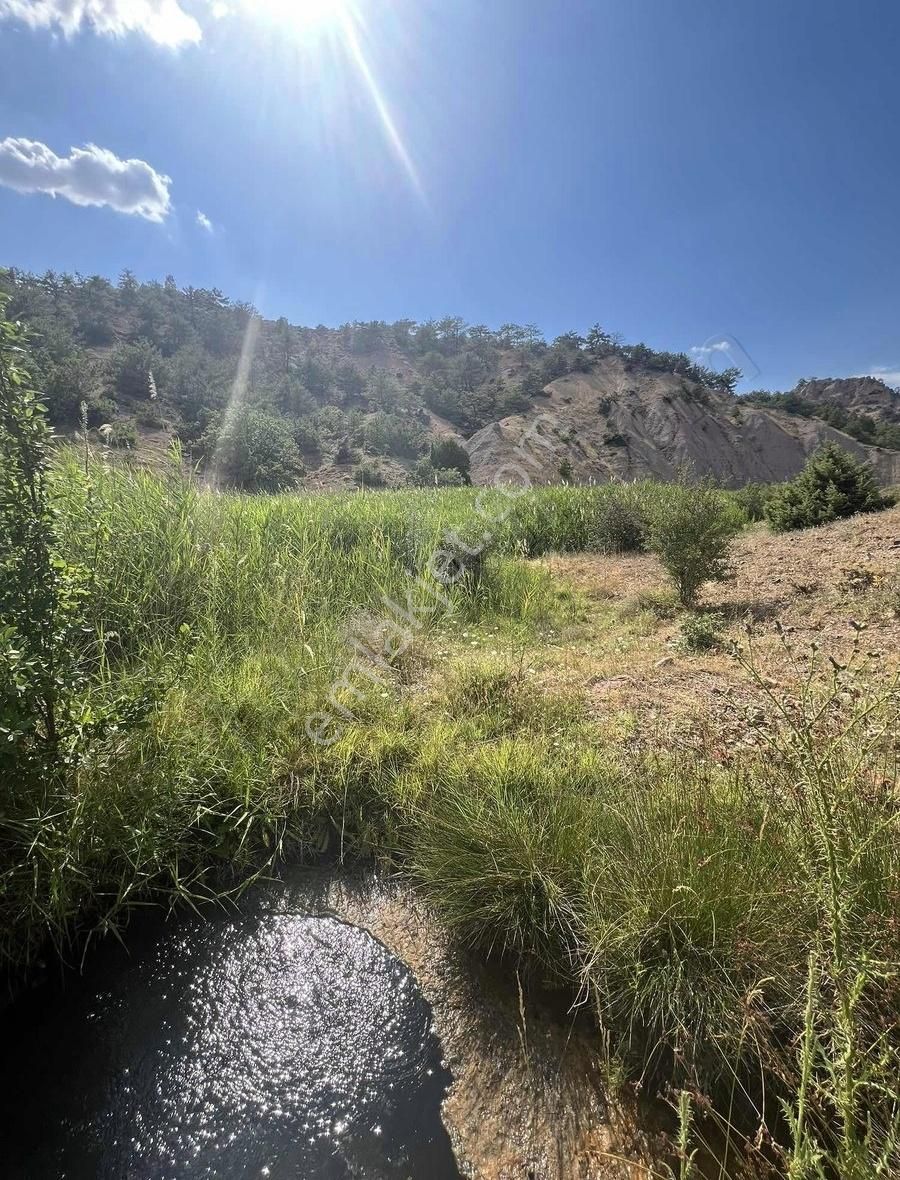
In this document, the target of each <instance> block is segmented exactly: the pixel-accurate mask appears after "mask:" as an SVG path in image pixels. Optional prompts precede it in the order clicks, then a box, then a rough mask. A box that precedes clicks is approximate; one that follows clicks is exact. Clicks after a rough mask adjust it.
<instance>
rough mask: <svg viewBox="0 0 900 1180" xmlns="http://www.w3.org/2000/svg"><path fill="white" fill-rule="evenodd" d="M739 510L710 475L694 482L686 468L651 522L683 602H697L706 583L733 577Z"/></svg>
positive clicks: (653, 540)
mask: <svg viewBox="0 0 900 1180" xmlns="http://www.w3.org/2000/svg"><path fill="white" fill-rule="evenodd" d="M739 527H740V525H739V519H738V514H737V513H736V512H735V511H734V510H733V509H732V508H731V507H730V506H729V504H728V503H727V501H726V500H725V498H724V496H723V495H722V493H721V492H720V491H719V489H718V488H716V487H715V485H714V484H712V483H711V482H710V481H709V480H702V481H701V482H699V483H690V482H689V481H688V479H687V477H686V475H685V474H684V473H682V475H681V476H679V479H678V482H677V483H675V484H673V485H672V487H671V489H670V494H669V495H667V496H666V498H665V501H664V502H663V503H661V504H659V505H657V506H656V508H655V510H654V512H653V515H652V519H651V521H650V548H651V549H652V550H653V551H654V552H655V553H657V554H658V555H659V558H660V560H661V561H662V563H663V565H664V566H665V568H666V570H667V572H668V573H669V575H670V577H671V578H672V581H673V582H674V583H675V589H676V590H677V591H678V598H679V600H680V601H681V603H682V604H683V605H684V606H693V605H694V603H695V602H696V600H697V593H698V591H699V590H700V587H701V586H702V585H703V583H704V582H722V581H724V580H725V578H726V577H727V576H728V572H729V558H730V555H731V541H732V539H733V538H734V536H735V534H736V533H737V531H738V529H739Z"/></svg>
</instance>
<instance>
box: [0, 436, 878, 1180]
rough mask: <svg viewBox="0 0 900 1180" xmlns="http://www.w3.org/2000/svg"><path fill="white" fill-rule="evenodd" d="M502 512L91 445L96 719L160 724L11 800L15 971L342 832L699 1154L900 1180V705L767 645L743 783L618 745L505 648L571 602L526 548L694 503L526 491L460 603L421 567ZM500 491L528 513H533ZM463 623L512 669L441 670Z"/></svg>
mask: <svg viewBox="0 0 900 1180" xmlns="http://www.w3.org/2000/svg"><path fill="white" fill-rule="evenodd" d="M481 495H483V493H479V492H477V491H475V490H473V489H458V490H448V491H444V492H440V493H436V492H431V491H426V492H408V493H402V494H396V493H385V494H378V493H366V494H356V495H353V496H339V495H334V496H331V495H325V496H276V497H270V498H265V499H262V498H253V497H242V496H237V495H216V494H207V493H205V492H203V491H202V490H201V489H200V488H199V487H197V486H196V485H195V484H194V483H193V481H192V480H190V479H189V478H186V477H185V476H184V475H183V473H182V471H181V468H180V466H173V469H172V471H171V473H170V474H169V475H168V476H164V477H159V476H156V475H150V474H148V473H145V472H141V471H138V470H134V471H130V470H127V469H114V470H107V469H106V468H105V467H104V466H103V465H102V464H100V463H89V464H88V470H87V475H85V473H84V467H83V464H82V463H81V461H80V460H79V457H78V456H74V455H71V454H69V455H63V456H62V457H61V459H60V461H59V463H58V465H57V467H56V469H55V472H54V497H55V505H56V512H57V535H58V537H59V539H60V547H61V552H62V556H64V557H65V559H66V561H67V562H68V563H69V565H70V566H71V567H73V568H75V567H80V568H82V569H83V570H84V571H85V578H84V583H83V584H84V587H85V592H84V598H83V601H82V602H81V603H80V609H81V611H82V613H83V618H84V628H83V634H82V638H81V643H82V646H83V650H82V652H81V653H80V654H81V658H82V659H83V661H84V663H85V665H86V666H87V667H88V668H89V669H90V673H91V678H90V683H89V688H88V690H87V691H86V694H85V699H84V702H83V708H84V710H86V713H85V716H87V715H88V714H90V713H93V714H96V715H99V714H102V712H103V710H104V709H105V708H106V707H107V706H108V703H109V702H110V701H111V700H116V701H119V702H122V701H125V702H128V701H132V702H134V703H135V709H134V720H133V723H128V724H122V725H121V727H120V728H116V726H112V727H111V728H110V729H109V730H108V731H105V732H104V734H103V740H102V741H98V742H97V743H95V745H94V746H92V747H91V750H90V753H89V756H87V757H86V758H84V759H83V760H82V761H81V762H80V763H79V765H78V767H77V769H76V770H75V771H74V772H73V774H72V775H71V776H70V778H69V780H68V781H67V782H66V783H65V784H57V785H55V786H54V787H53V789H52V790H48V792H47V793H46V795H45V797H43V798H42V799H40V800H38V801H35V799H34V798H33V797H28V798H19V797H18V796H17V794H16V788H15V784H10V789H9V790H8V792H7V796H6V804H5V812H4V829H3V836H2V844H0V858H2V863H0V869H2V878H0V881H2V894H0V917H2V931H3V936H2V941H0V954H2V955H3V958H4V961H5V963H6V964H7V965H8V966H14V967H21V966H22V965H24V964H27V962H28V961H29V959H30V958H31V957H33V956H34V955H35V954H36V953H37V952H38V950H40V949H41V948H42V947H43V946H44V945H45V942H46V940H47V939H48V938H51V939H54V940H55V941H56V943H57V945H58V947H59V950H60V951H61V953H63V954H70V953H71V951H72V947H73V946H74V945H75V943H74V942H73V940H72V935H73V933H76V932H78V931H79V923H80V930H81V932H84V931H92V930H101V929H104V928H106V927H108V926H109V925H113V924H116V923H120V922H122V921H124V920H125V919H126V918H127V915H128V913H129V912H130V910H131V909H132V908H133V907H134V906H135V905H139V904H142V903H144V902H146V901H147V900H149V899H158V898H160V897H170V898H175V899H178V898H181V899H185V900H188V901H191V902H196V901H197V900H198V899H200V898H204V897H212V896H217V895H221V893H222V891H223V889H226V888H228V887H229V886H230V885H233V887H234V888H239V887H240V886H241V884H242V883H243V882H245V881H246V880H248V879H249V877H250V876H251V875H252V873H253V872H254V871H257V870H259V869H260V867H261V866H265V865H267V864H271V863H272V862H273V861H274V860H275V859H277V857H278V856H279V855H281V854H283V853H284V852H287V851H288V850H289V851H290V854H291V855H293V856H297V857H303V856H315V855H318V854H319V853H320V851H321V850H322V849H323V848H324V847H325V846H327V845H329V844H330V845H331V847H332V848H335V849H337V850H338V851H339V853H340V854H341V855H342V856H343V857H344V858H345V859H346V860H352V859H355V858H361V857H369V856H376V857H377V858H379V859H380V860H381V861H383V862H385V863H387V864H389V865H391V866H393V867H395V868H397V869H398V870H401V871H403V872H404V873H406V874H407V875H408V876H409V877H410V878H411V879H412V880H414V881H415V882H417V884H418V886H419V888H420V889H421V890H422V891H423V892H424V893H425V894H426V895H427V896H428V897H429V898H430V899H431V902H432V904H433V905H434V907H435V910H436V912H437V913H438V914H439V916H440V917H441V919H442V920H443V922H444V923H445V924H446V925H447V926H448V927H449V928H450V929H451V930H453V931H454V932H455V933H456V934H457V935H458V937H460V938H461V939H463V940H465V941H466V942H468V943H469V944H471V945H473V946H477V947H480V948H482V949H483V950H484V951H485V952H486V953H492V954H494V955H496V956H498V957H499V958H500V960H501V961H503V962H506V961H509V962H510V963H511V964H513V965H515V967H516V969H517V970H519V971H520V972H521V973H522V974H523V976H524V977H527V976H531V977H532V978H534V979H537V980H540V981H542V982H544V983H547V982H549V983H550V984H552V985H553V986H555V987H558V988H562V989H563V990H564V991H565V992H566V993H567V994H568V995H569V997H570V998H571V1000H572V1002H573V1003H581V1004H582V1005H583V1006H585V1007H586V1008H587V1009H588V1010H589V1011H590V1012H591V1013H592V1014H593V1015H594V1016H595V1018H596V1021H597V1024H598V1028H599V1032H598V1043H601V1044H603V1045H604V1046H605V1047H606V1050H607V1052H608V1053H609V1054H610V1055H612V1056H614V1057H615V1060H616V1062H617V1063H618V1064H619V1065H620V1067H621V1069H622V1070H623V1071H624V1076H626V1077H628V1078H629V1079H630V1080H631V1081H632V1082H633V1083H634V1084H636V1085H637V1086H639V1087H643V1088H644V1089H645V1091H646V1092H648V1093H650V1094H656V1093H658V1092H663V1093H668V1094H671V1095H672V1096H673V1097H672V1101H673V1103H674V1104H675V1105H677V1106H678V1109H679V1110H680V1111H681V1122H682V1132H683V1133H682V1140H683V1141H682V1142H679V1144H678V1148H677V1150H678V1153H679V1156H680V1159H681V1161H682V1164H683V1165H684V1168H686V1167H688V1162H689V1161H691V1160H693V1159H694V1154H693V1153H694V1148H693V1147H692V1146H691V1144H690V1143H689V1142H688V1137H689V1134H690V1133H694V1134H697V1133H700V1132H701V1131H702V1129H703V1127H708V1125H709V1124H713V1125H720V1126H721V1127H722V1128H724V1133H725V1134H726V1137H733V1138H738V1139H740V1141H741V1142H742V1144H743V1145H744V1146H745V1147H746V1149H747V1151H748V1152H749V1153H750V1158H753V1156H754V1153H755V1156H756V1158H758V1159H762V1158H763V1157H765V1159H766V1161H767V1162H768V1163H769V1164H770V1165H772V1166H774V1167H775V1168H776V1169H777V1170H779V1171H781V1172H783V1173H786V1174H789V1175H790V1176H791V1177H792V1180H807V1178H809V1180H824V1178H825V1177H828V1176H847V1177H850V1178H851V1180H862V1177H864V1176H865V1177H868V1176H877V1175H884V1176H889V1175H894V1174H897V1172H898V1169H900V1154H898V1150H900V1149H898V1143H900V1134H898V1110H900V1103H898V1084H897V1077H898V1074H900V1056H898V1034H897V1019H898V1015H900V994H898V985H897V978H898V964H900V925H898V921H897V912H898V906H897V902H898V895H897V886H896V882H897V880H898V873H900V837H898V832H897V817H898V814H900V809H898V807H897V774H896V749H895V745H894V742H895V737H896V730H897V722H898V716H900V699H898V694H897V690H896V686H892V685H887V686H885V685H884V684H883V683H882V680H881V679H880V678H879V677H878V676H877V675H876V674H875V673H874V672H873V671H872V670H871V669H868V670H865V671H858V670H857V669H856V665H855V664H854V665H853V666H852V667H850V668H847V669H837V670H835V674H834V676H833V677H832V676H828V675H825V674H824V673H822V672H821V671H818V672H817V671H815V670H814V669H815V664H814V662H813V663H809V664H804V665H802V666H798V674H797V681H798V683H799V688H798V689H796V690H791V691H785V692H776V691H775V690H774V689H773V688H772V686H771V684H770V683H769V682H768V681H767V680H766V679H765V678H764V677H763V676H762V675H761V674H760V673H758V671H757V669H756V665H755V661H754V658H753V653H752V649H751V650H749V651H748V652H747V653H746V654H745V656H744V657H743V658H744V660H745V663H746V670H747V676H748V678H749V680H750V682H751V683H753V684H755V685H756V690H757V692H758V693H759V694H760V696H761V698H762V701H763V704H764V706H765V709H766V712H767V715H768V717H769V724H768V728H767V729H766V730H765V731H764V732H765V733H766V734H767V735H768V740H769V749H768V750H767V751H766V754H765V757H763V758H760V757H756V758H754V757H751V756H749V755H748V757H747V758H746V759H743V760H742V761H740V760H739V762H738V763H737V764H736V766H734V767H732V768H731V769H728V770H724V769H722V768H721V767H718V766H714V765H709V764H706V763H701V762H699V761H697V762H688V761H684V760H680V759H676V758H675V757H673V756H671V755H669V754H668V753H667V752H666V751H665V750H660V751H657V752H656V754H654V755H653V756H648V755H642V756H640V757H638V756H636V755H629V754H628V753H627V752H625V751H623V750H621V749H617V748H611V747H609V746H606V745H604V744H603V743H602V739H601V737H600V735H599V732H598V730H597V729H596V728H595V727H594V726H593V725H592V723H591V721H590V719H589V718H588V717H587V716H586V715H585V711H584V709H583V707H582V702H581V700H580V699H579V697H578V696H577V694H576V695H567V694H562V693H560V692H558V691H555V692H547V691H544V690H542V689H541V688H539V687H538V686H537V685H536V684H535V682H534V679H533V678H531V677H530V676H529V674H528V670H527V668H526V667H525V666H524V659H523V658H520V659H516V658H515V657H514V656H512V655H510V654H509V651H510V650H511V649H514V648H515V647H516V646H517V645H522V644H525V643H526V642H532V643H533V642H535V639H536V631H537V630H539V629H540V628H542V627H545V626H547V625H548V624H556V623H559V622H561V621H563V620H564V619H565V617H567V616H569V615H570V614H571V613H572V611H573V610H575V609H577V604H576V603H573V602H572V600H571V598H570V597H569V596H567V595H566V594H565V593H564V592H561V590H560V588H559V587H558V586H557V585H556V584H555V583H554V582H553V580H552V579H551V578H550V577H549V575H548V574H547V573H546V572H544V571H542V570H540V569H539V568H537V567H536V566H534V565H528V564H526V563H524V562H522V561H521V560H519V559H518V555H521V554H522V553H537V552H542V551H544V550H547V549H557V550H565V549H570V550H577V549H583V548H591V547H594V548H598V549H606V548H610V547H614V546H613V541H614V538H615V537H621V536H622V535H623V533H622V519H623V517H622V513H621V512H620V511H619V508H620V507H621V504H619V505H618V506H616V507H615V510H614V511H611V510H610V505H611V504H613V503H614V497H616V496H619V497H624V500H623V502H624V504H625V510H626V515H627V514H628V513H629V512H632V511H633V513H634V514H635V515H637V516H640V515H644V516H645V517H646V515H647V514H650V513H652V512H653V511H658V510H659V507H660V505H661V504H663V503H664V500H665V496H666V495H667V492H666V489H665V488H660V487H655V486H653V485H635V486H633V487H630V488H628V489H625V490H624V491H623V490H621V489H609V488H606V489H601V488H584V489H574V488H551V489H541V490H539V491H537V492H535V493H532V494H530V495H529V496H527V497H522V498H521V499H519V500H518V501H517V502H516V503H515V504H514V506H513V508H512V511H511V512H509V513H508V514H506V515H505V516H503V518H502V520H500V523H499V524H497V525H496V526H491V527H490V533H491V535H490V538H489V543H488V544H487V546H486V551H485V554H484V555H483V557H479V558H478V559H477V561H473V565H472V568H471V570H470V572H469V574H467V576H466V577H464V578H461V579H460V580H459V581H457V582H456V583H455V584H454V585H453V586H452V587H451V588H450V589H449V590H448V600H446V601H444V600H441V599H440V598H436V597H435V596H434V595H432V594H430V593H429V592H428V589H427V579H426V581H425V582H423V581H422V579H421V574H422V571H423V570H425V569H426V568H427V566H428V562H429V559H430V558H431V556H432V555H433V553H434V552H435V550H436V549H438V548H440V547H441V545H442V544H445V542H446V537H447V535H448V533H449V532H455V533H456V534H457V535H458V536H459V537H460V538H462V539H464V540H466V543H467V544H468V545H469V546H470V547H471V548H475V541H476V540H477V539H478V538H481V537H483V536H484V533H485V531H486V529H488V526H487V525H486V523H485V521H486V519H487V518H486V515H485V514H484V513H483V512H482V513H479V510H478V504H479V501H478V497H479V496H481ZM490 496H491V501H490V502H491V503H492V504H493V506H494V509H495V511H494V517H495V519H500V517H501V513H500V510H499V509H500V506H501V505H506V504H508V501H507V500H506V498H505V497H504V496H503V493H500V492H494V493H491V494H490ZM481 505H482V508H483V507H484V504H483V502H481ZM629 519H630V518H629ZM610 521H611V522H612V523H609V522H610ZM470 575H471V576H470ZM408 595H412V598H413V600H415V602H416V603H417V604H418V605H419V606H421V608H422V609H421V611H420V618H421V620H422V622H421V627H420V628H419V630H418V631H417V632H416V635H415V637H414V645H413V649H412V650H411V651H407V652H406V654H405V656H404V659H405V660H407V661H408V666H407V664H400V663H398V664H397V665H396V667H395V668H394V670H393V671H389V672H388V674H386V675H385V677H384V678H383V679H382V681H380V682H379V683H377V684H375V685H372V686H371V688H370V690H369V691H368V692H367V693H366V694H365V696H363V697H361V698H360V699H359V700H357V701H355V702H354V710H355V712H356V715H357V718H358V720H357V723H356V724H354V725H352V726H348V727H347V728H346V730H345V731H344V732H343V733H342V735H341V736H340V737H339V740H337V741H335V742H334V743H333V744H332V745H330V746H327V747H323V746H317V745H315V744H314V743H313V742H311V741H310V739H309V737H308V735H307V734H306V732H305V728H304V723H303V718H304V716H305V714H306V713H307V711H308V710H313V709H318V708H321V706H322V701H323V699H324V698H325V696H326V694H327V692H328V690H329V686H330V685H331V684H332V681H333V679H334V677H335V676H336V675H337V674H339V673H340V670H341V668H342V666H343V665H344V663H345V661H346V659H347V652H348V646H349V641H350V636H351V635H352V634H353V629H354V627H355V626H357V624H358V623H359V621H360V620H372V619H377V618H378V616H379V614H380V613H381V612H382V611H383V609H384V604H385V599H386V598H387V599H393V600H396V601H398V602H401V603H406V602H407V601H408V598H407V596H408ZM461 623H462V624H463V625H469V626H472V627H480V628H481V629H482V630H487V629H490V630H491V631H493V632H498V633H499V634H500V636H501V637H502V638H501V639H500V640H499V641H498V642H497V644H496V646H497V649H498V650H497V652H496V653H495V654H493V655H489V656H486V655H483V654H478V653H475V654H472V655H470V656H469V657H467V658H466V659H459V658H458V659H457V660H456V661H455V662H454V663H453V664H452V665H451V666H450V667H441V666H440V665H438V667H437V668H436V669H435V670H434V673H433V674H432V675H431V676H427V675H424V676H421V675H420V674H419V672H418V671H417V665H416V663H415V660H416V657H417V656H421V659H422V666H423V667H427V665H428V661H429V660H435V659H438V658H439V657H438V656H437V655H436V654H435V649H436V648H437V647H438V646H440V644H443V643H444V642H445V641H447V642H449V639H448V637H457V638H458V633H459V631H460V629H461V628H460V624H461ZM438 637H440V639H439V641H438ZM433 640H434V642H433ZM861 658H862V657H861V655H860V659H861ZM417 677H418V682H417ZM111 715H114V716H116V717H123V716H124V717H126V718H127V716H128V714H127V710H126V711H124V712H123V710H122V709H121V708H119V709H117V710H116V711H115V713H114V714H111ZM685 1095H687V1096H688V1097H685ZM688 1116H690V1117H688ZM701 1124H702V1126H701ZM690 1166H691V1167H692V1166H693V1165H692V1164H691V1165H690ZM684 1168H683V1172H684ZM684 1174H687V1173H686V1172H684ZM721 1174H722V1175H728V1174H729V1173H728V1172H727V1171H725V1170H724V1165H723V1170H722V1172H721Z"/></svg>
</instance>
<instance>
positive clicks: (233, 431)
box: [210, 409, 304, 492]
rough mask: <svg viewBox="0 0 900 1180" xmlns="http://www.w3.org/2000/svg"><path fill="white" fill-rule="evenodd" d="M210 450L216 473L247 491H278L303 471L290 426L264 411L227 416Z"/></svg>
mask: <svg viewBox="0 0 900 1180" xmlns="http://www.w3.org/2000/svg"><path fill="white" fill-rule="evenodd" d="M210 449H211V452H212V466H213V470H214V471H215V474H216V475H217V476H218V477H220V478H222V479H224V480H225V481H226V483H230V484H234V485H235V486H237V487H240V488H246V489H247V491H251V492H277V491H280V490H281V489H282V488H288V487H292V486H293V485H294V484H296V482H297V480H298V479H300V477H301V476H302V475H303V473H304V469H303V463H302V461H301V459H300V452H299V451H298V450H297V444H296V442H295V441H294V437H293V434H292V433H291V427H290V425H289V424H288V423H287V422H286V421H285V420H284V418H279V417H276V416H275V415H274V414H267V413H265V412H264V411H263V410H254V409H244V410H239V411H238V412H237V413H236V414H233V415H231V416H230V417H228V418H227V419H226V421H225V424H224V425H223V427H222V429H221V431H220V432H219V435H218V438H217V439H216V441H215V444H214V447H212V448H210Z"/></svg>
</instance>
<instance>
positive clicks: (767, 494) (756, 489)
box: [734, 483, 775, 524]
mask: <svg viewBox="0 0 900 1180" xmlns="http://www.w3.org/2000/svg"><path fill="white" fill-rule="evenodd" d="M774 492H775V487H774V485H772V484H766V483H748V484H745V485H744V486H743V487H742V488H738V490H737V491H736V492H735V493H734V502H735V503H736V504H737V506H738V508H740V510H741V511H742V512H743V514H744V516H746V518H747V520H748V522H750V523H751V524H754V523H756V521H759V520H765V518H766V504H767V503H768V502H769V500H770V498H771V497H772V495H773V494H774Z"/></svg>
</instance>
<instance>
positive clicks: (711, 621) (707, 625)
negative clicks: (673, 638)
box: [678, 611, 723, 652]
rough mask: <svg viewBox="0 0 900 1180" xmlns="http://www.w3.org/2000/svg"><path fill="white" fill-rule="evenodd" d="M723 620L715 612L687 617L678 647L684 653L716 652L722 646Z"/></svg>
mask: <svg viewBox="0 0 900 1180" xmlns="http://www.w3.org/2000/svg"><path fill="white" fill-rule="evenodd" d="M722 623H723V619H722V616H721V615H720V614H718V613H717V612H715V611H710V612H708V613H699V614H690V615H687V616H686V617H685V618H684V619H682V622H681V633H680V635H679V637H678V646H679V647H680V648H681V650H682V651H688V652H698V651H715V650H716V648H719V647H721V646H722Z"/></svg>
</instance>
